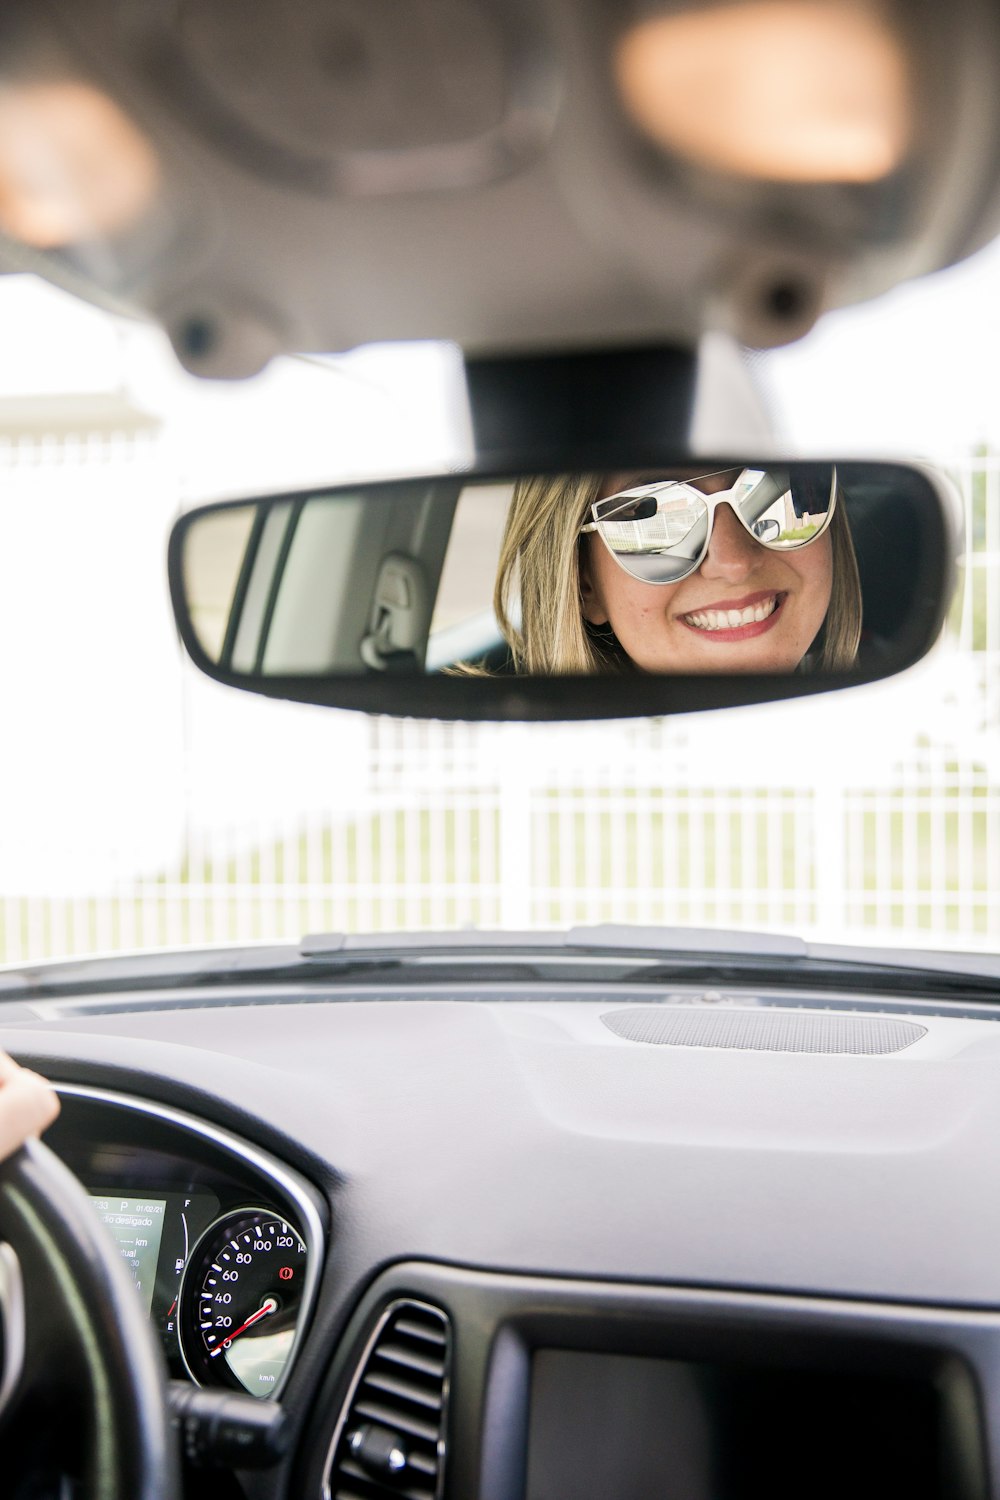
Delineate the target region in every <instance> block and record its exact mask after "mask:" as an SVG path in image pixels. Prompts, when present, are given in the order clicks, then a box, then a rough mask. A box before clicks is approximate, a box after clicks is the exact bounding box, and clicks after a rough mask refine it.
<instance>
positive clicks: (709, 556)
mask: <svg viewBox="0 0 1000 1500" xmlns="http://www.w3.org/2000/svg"><path fill="white" fill-rule="evenodd" d="M763 553H764V548H763V547H762V546H761V545H760V543H759V542H757V541H755V540H754V538H753V537H752V536H751V535H750V533H749V531H747V529H746V527H745V526H743V525H741V524H740V522H739V521H738V520H737V519H736V513H735V511H734V510H733V508H732V506H731V505H729V504H728V503H727V504H724V505H720V506H719V507H718V509H717V510H716V512H715V517H714V519H713V522H712V534H711V536H710V537H709V539H708V551H707V553H706V554H705V559H704V561H703V562H702V565H701V568H700V572H701V575H702V577H703V578H717V579H718V580H719V581H720V582H722V583H741V582H742V581H743V579H744V578H748V577H749V576H750V574H751V573H753V572H754V571H755V569H756V568H757V567H758V566H759V564H760V559H761V556H762V555H763Z"/></svg>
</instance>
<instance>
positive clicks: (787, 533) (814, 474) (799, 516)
mask: <svg viewBox="0 0 1000 1500" xmlns="http://www.w3.org/2000/svg"><path fill="white" fill-rule="evenodd" d="M747 477H748V479H750V478H751V477H752V479H753V480H754V481H755V483H754V484H753V488H751V489H749V491H748V493H747V495H746V497H745V498H744V499H742V500H739V501H738V502H737V503H738V504H739V509H740V515H741V516H742V518H743V520H744V521H745V523H746V525H747V526H748V527H749V528H750V530H751V531H752V533H753V535H754V536H755V537H756V538H757V540H758V541H759V542H762V543H763V544H764V546H766V547H773V548H776V549H777V550H779V551H785V550H788V549H790V548H793V547H803V546H805V544H806V543H807V542H811V541H812V540H813V538H814V537H816V536H818V535H819V533H820V532H821V531H822V530H823V528H824V527H825V526H826V524H827V521H828V520H829V517H830V510H831V508H832V498H831V496H832V493H833V471H832V470H831V469H826V470H821V471H817V470H816V469H814V468H810V469H802V468H794V467H793V468H791V469H787V470H784V471H782V472H780V473H779V472H775V473H759V474H754V475H753V476H749V475H748V476H747Z"/></svg>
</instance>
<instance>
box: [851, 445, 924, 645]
mask: <svg viewBox="0 0 1000 1500" xmlns="http://www.w3.org/2000/svg"><path fill="white" fill-rule="evenodd" d="M840 498H841V503H843V504H844V507H845V510H846V512H847V516H848V519H849V521H850V527H851V541H852V542H853V544H854V555H855V557H856V558H857V563H858V573H859V575H860V578H861V599H862V629H863V631H864V635H865V637H867V638H870V637H872V636H876V637H884V638H885V639H886V640H890V641H891V640H895V639H896V638H897V637H898V636H899V633H900V631H901V630H902V629H903V628H904V626H905V623H906V621H907V620H908V619H909V618H910V614H911V612H912V609H913V602H914V595H915V592H916V589H917V586H918V575H919V563H920V553H921V540H920V538H921V524H922V523H921V517H920V514H919V511H918V510H917V508H916V507H915V506H914V503H913V499H912V496H911V495H909V494H908V493H907V492H906V488H905V486H900V487H898V488H895V489H892V488H890V487H889V486H887V484H886V482H885V478H884V476H883V475H881V474H879V473H878V472H876V473H874V474H873V475H871V476H867V477H866V476H865V475H863V474H861V473H851V474H849V475H847V476H846V483H845V484H844V486H843V487H842V488H841V491H840Z"/></svg>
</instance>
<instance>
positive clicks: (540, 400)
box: [465, 345, 698, 473]
mask: <svg viewBox="0 0 1000 1500" xmlns="http://www.w3.org/2000/svg"><path fill="white" fill-rule="evenodd" d="M697 364H698V356H697V351H696V350H695V349H690V348H681V347H676V346H664V345H642V346H640V347H638V348H629V349H613V350H600V351H584V352H575V353H567V354H555V355H524V356H517V357H503V358H495V359H466V363H465V373H466V383H467V388H468V394H469V408H470V411H471V414H472V428H473V434H474V437H475V445H476V459H477V462H478V463H479V464H481V465H483V466H484V467H491V468H496V469H498V470H502V469H505V468H506V469H511V470H514V471H517V472H520V473H524V472H526V471H530V470H531V469H532V468H537V469H539V470H545V469H550V468H554V467H558V466H559V464H560V463H562V462H564V460H565V457H566V454H567V453H568V452H572V453H573V455H574V467H575V468H576V469H577V470H578V471H579V470H583V469H588V468H595V469H610V468H614V467H616V466H617V465H618V463H619V462H621V464H622V465H623V466H628V464H629V463H630V462H632V461H634V457H635V454H636V452H637V451H642V450H643V449H644V448H647V447H648V446H649V441H650V433H655V434H656V440H657V442H658V443H661V444H663V445H672V446H673V447H674V448H675V449H677V450H678V451H683V450H685V449H686V448H687V447H688V443H689V437H690V430H691V414H692V410H693V406H694V389H695V376H696V373H697Z"/></svg>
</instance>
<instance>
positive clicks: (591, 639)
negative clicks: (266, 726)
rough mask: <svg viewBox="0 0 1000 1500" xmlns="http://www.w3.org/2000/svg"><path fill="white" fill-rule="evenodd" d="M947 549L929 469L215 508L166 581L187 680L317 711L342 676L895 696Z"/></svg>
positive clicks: (426, 483)
mask: <svg viewBox="0 0 1000 1500" xmlns="http://www.w3.org/2000/svg"><path fill="white" fill-rule="evenodd" d="M954 551H955V544H954V536H953V534H952V533H951V531H950V521H949V496H948V487H947V485H946V484H945V482H944V481H942V480H938V479H937V478H936V477H935V476H934V475H933V474H931V473H930V472H929V471H927V470H924V469H917V468H911V467H907V466H902V465H893V464H863V463H837V464H834V463H804V462H791V463H789V462H784V463H776V462H775V461H773V460H766V461H765V460H757V461H756V462H755V461H752V460H749V461H748V460H738V461H735V462H734V461H732V460H721V461H717V462H699V463H698V464H694V465H693V464H691V463H690V462H688V463H685V464H678V465H674V466H669V467H664V466H656V467H653V468H649V467H648V466H642V465H637V466H636V467H635V468H633V469H623V470H620V471H617V472H614V473H608V474H600V475H593V474H584V475H580V474H554V475H552V474H546V475H529V476H522V477H518V478H516V479H508V478H498V477H483V476H477V477H475V478H469V477H466V476H455V475H448V476H438V477H433V478H429V479H420V480H406V481H394V482H390V483H381V484H363V485H355V486H349V487H344V488H339V489H335V490H326V491H314V492H307V493H303V494H296V495H280V496H268V497H265V498H261V499H255V500H250V501H246V502H231V503H226V504H221V505H214V506H207V507H204V508H203V509H201V510H198V511H193V512H190V513H189V514H188V515H186V516H184V517H183V518H182V519H181V521H180V522H179V523H178V525H177V527H176V528H175V532H174V535H173V537H172V539H171V563H170V568H171V588H172V594H173V599H174V606H175V611H176V613H177V618H178V623H179V626H180V629H181V633H182V637H183V639H184V641H185V644H186V645H187V646H188V648H189V650H190V651H191V653H192V655H193V656H194V658H195V660H196V661H197V662H198V664H199V665H200V666H202V667H203V668H204V669H205V670H207V671H209V672H211V674H212V675H213V676H217V677H220V678H222V679H223V680H226V681H230V682H234V683H237V684H239V685H242V686H247V687H251V688H257V689H258V690H262V691H267V690H269V689H268V684H271V688H270V690H272V691H278V690H279V688H278V685H279V684H282V683H284V684H286V685H287V684H288V682H289V681H290V680H292V679H294V680H295V683H296V684H297V687H296V691H295V692H294V693H293V694H291V696H297V697H305V698H309V697H310V696H311V695H310V694H309V692H308V689H307V686H306V684H308V682H309V681H310V680H312V681H315V682H317V683H320V682H322V683H326V684H329V683H330V682H331V681H333V680H335V679H342V678H345V677H351V676H355V677H361V678H365V677H383V678H390V677H392V678H397V679H398V678H403V677H410V678H414V679H419V678H423V679H425V680H426V679H427V678H433V677H450V678H466V679H480V680H490V679H504V680H505V681H506V682H507V684H508V686H509V684H510V680H511V679H512V678H514V679H517V678H537V677H542V678H550V679H551V678H564V677H566V676H567V675H570V676H587V677H619V678H622V677H625V678H631V679H633V680H635V679H638V678H643V677H648V676H651V675H655V676H662V677H668V678H669V677H688V678H689V677H702V678H704V677H734V676H736V677H740V676H745V677H772V678H773V677H782V676H784V677H797V678H803V677H809V678H821V677H823V676H824V675H830V674H833V675H835V676H836V677H837V678H838V680H840V679H842V678H843V676H844V674H848V675H851V674H854V675H857V676H859V677H865V678H870V677H873V676H881V675H886V674H887V673H888V672H890V671H895V670H898V668H899V667H900V666H902V665H905V664H907V662H908V661H910V660H913V659H914V658H915V656H916V655H919V654H921V653H922V651H924V650H926V649H927V646H928V645H929V644H930V642H931V640H932V639H933V637H934V635H935V634H936V632H937V630H938V628H939V626H940V622H941V619H942V616H943V610H944V608H945V605H946V603H947V593H948V588H949V580H950V568H951V563H952V559H953V554H954ZM807 690H812V689H807ZM755 696H757V697H760V696H761V694H760V693H759V692H758V693H757V694H755ZM315 701H330V698H329V694H328V692H327V691H324V692H323V693H322V694H319V695H317V696H316V699H315ZM408 711H409V710H408Z"/></svg>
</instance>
